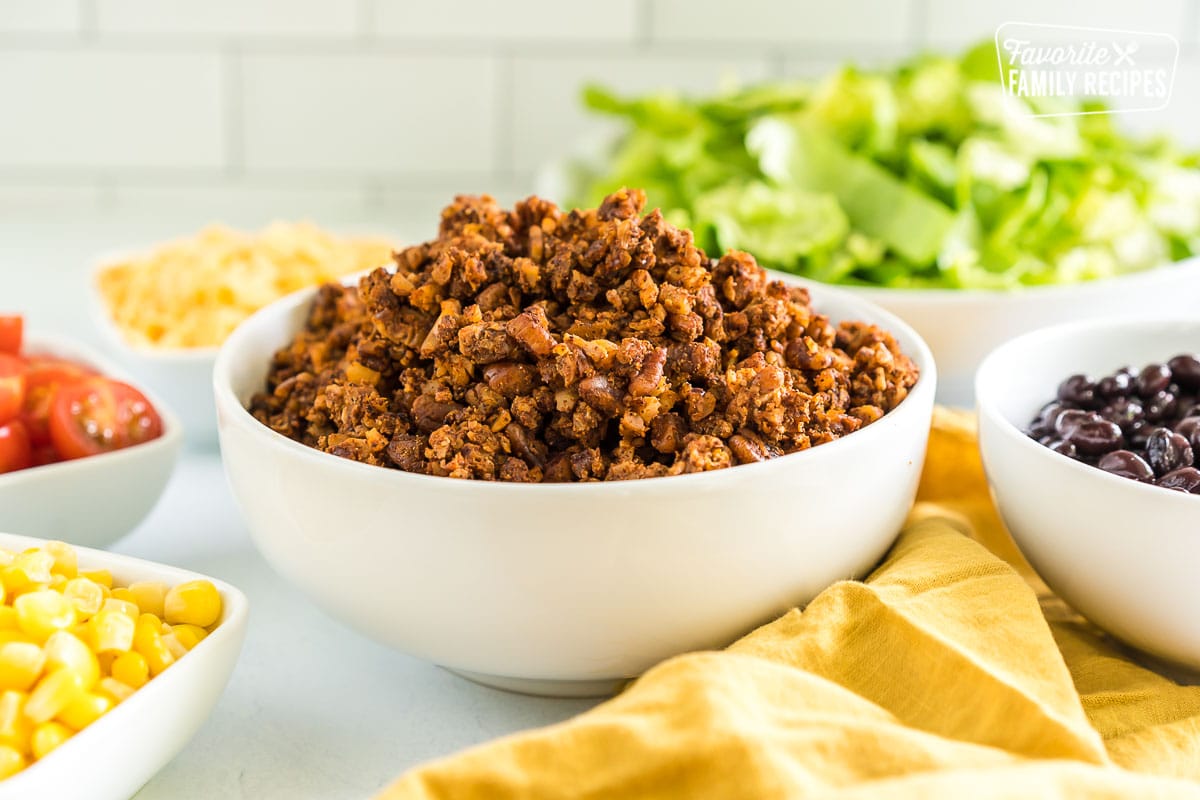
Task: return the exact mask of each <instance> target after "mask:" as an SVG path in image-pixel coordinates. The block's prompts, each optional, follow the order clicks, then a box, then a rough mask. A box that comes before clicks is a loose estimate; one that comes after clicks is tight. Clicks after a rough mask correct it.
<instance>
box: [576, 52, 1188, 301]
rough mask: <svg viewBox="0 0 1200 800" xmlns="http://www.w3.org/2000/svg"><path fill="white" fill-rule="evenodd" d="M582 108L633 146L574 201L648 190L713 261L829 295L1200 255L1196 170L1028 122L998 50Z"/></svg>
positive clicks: (958, 284)
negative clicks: (616, 125)
mask: <svg viewBox="0 0 1200 800" xmlns="http://www.w3.org/2000/svg"><path fill="white" fill-rule="evenodd" d="M584 99H585V102H586V103H587V105H588V106H589V107H590V108H592V109H593V110H595V111H597V112H600V113H603V114H607V115H611V116H615V117H618V118H620V119H622V120H624V123H625V129H624V133H623V134H622V135H621V136H620V138H619V139H618V140H616V142H615V143H614V144H613V146H612V147H610V148H608V151H607V153H606V155H605V156H604V157H603V158H602V159H601V160H600V161H599V162H598V163H590V164H587V165H582V164H573V165H571V167H570V170H569V171H568V172H567V173H566V175H567V181H568V183H569V184H570V185H569V186H567V187H566V188H565V191H566V194H567V197H565V198H564V199H566V200H567V201H568V202H571V203H574V204H577V205H581V206H586V205H595V204H596V203H598V202H599V200H600V199H602V198H603V196H604V195H605V194H607V193H609V192H611V191H612V190H614V189H617V188H619V187H621V186H637V187H641V188H643V189H645V190H646V193H647V195H648V197H649V201H650V203H651V204H652V205H654V206H658V207H660V208H662V209H663V212H664V213H665V214H666V215H667V216H668V218H670V219H671V220H673V221H675V222H678V223H680V224H685V225H688V226H690V227H692V228H693V229H694V230H695V232H696V236H697V241H698V242H699V243H700V244H701V246H703V247H704V248H705V249H706V250H708V251H710V252H713V253H719V252H723V251H725V250H729V249H740V250H746V251H748V252H750V253H753V254H754V255H755V256H756V257H757V258H758V259H759V261H761V262H762V263H763V264H765V265H766V266H770V267H774V268H776V269H782V270H787V271H790V272H796V273H800V274H804V275H808V276H810V277H814V278H817V279H819V280H824V281H830V282H838V283H851V284H867V285H877V286H894V287H942V288H987V289H1008V288H1014V287H1018V286H1022V285H1044V284H1055V283H1073V282H1078V281H1085V280H1093V279H1096V278H1103V277H1108V276H1111V275H1116V274H1120V273H1125V272H1132V271H1136V270H1142V269H1148V268H1151V267H1154V266H1155V265H1157V264H1161V263H1163V262H1165V261H1170V260H1176V259H1179V258H1183V257H1186V256H1189V255H1192V254H1194V253H1196V252H1198V251H1200V170H1198V169H1197V157H1196V156H1195V155H1188V154H1183V153H1180V152H1179V151H1178V150H1177V149H1176V148H1174V147H1173V146H1172V145H1171V143H1170V142H1168V141H1166V140H1165V139H1158V140H1153V141H1141V140H1136V139H1133V138H1131V137H1128V136H1126V135H1124V134H1122V133H1121V132H1120V131H1119V130H1118V128H1117V127H1116V125H1115V124H1114V121H1113V118H1112V117H1110V116H1104V115H1084V116H1060V117H1033V116H1030V114H1029V113H1028V112H1029V109H1028V108H1027V107H1023V105H1022V101H1020V100H1017V99H1014V98H1012V97H1010V96H1008V95H1006V94H1005V93H1004V91H1003V90H1002V88H1001V87H1000V85H999V82H998V81H997V79H996V61H995V53H994V51H993V50H992V49H991V43H987V44H985V45H980V46H979V47H978V48H975V49H973V50H972V51H970V52H968V53H967V54H965V55H964V56H963V57H962V58H959V59H955V58H947V57H941V56H934V55H924V56H921V57H918V58H916V59H913V60H911V61H909V62H907V63H905V64H902V65H900V66H899V67H897V68H895V69H893V70H888V71H865V70H859V69H856V68H853V67H845V68H843V69H840V70H838V71H836V72H834V73H833V74H831V75H829V76H827V77H826V78H824V79H822V80H819V81H816V82H808V81H785V82H776V83H764V84H760V85H757V86H753V87H749V88H746V89H743V90H738V91H732V92H724V93H721V94H718V95H717V96H715V97H709V98H701V99H695V98H687V97H684V96H682V95H679V94H675V93H658V94H651V95H647V96H643V97H636V98H622V97H619V96H617V95H615V94H613V93H612V92H609V91H607V90H604V89H602V88H599V87H589V88H588V89H587V90H586V92H585V95H584ZM1076 108H1078V109H1079V110H1084V109H1087V110H1097V109H1099V108H1100V106H1098V105H1097V104H1096V103H1095V102H1094V101H1087V102H1086V103H1083V104H1078V105H1077V106H1076ZM1055 110H1062V109H1059V108H1056V109H1055ZM1068 110H1069V109H1068Z"/></svg>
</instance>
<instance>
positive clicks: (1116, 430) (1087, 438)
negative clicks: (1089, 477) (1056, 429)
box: [1063, 416, 1124, 456]
mask: <svg viewBox="0 0 1200 800" xmlns="http://www.w3.org/2000/svg"><path fill="white" fill-rule="evenodd" d="M1063 438H1064V439H1065V440H1066V441H1067V442H1069V443H1071V444H1073V445H1075V449H1076V450H1078V451H1079V452H1080V453H1083V454H1084V455H1090V456H1098V455H1101V454H1102V453H1109V452H1112V451H1113V450H1117V449H1119V448H1120V447H1121V445H1122V444H1123V443H1124V437H1123V436H1122V435H1121V429H1120V427H1118V426H1117V424H1116V423H1115V422H1109V421H1108V420H1106V419H1103V418H1101V417H1098V416H1095V417H1093V418H1090V419H1086V420H1084V421H1083V422H1081V423H1079V424H1078V425H1076V426H1075V427H1074V428H1072V429H1071V430H1070V431H1069V432H1068V433H1067V434H1066V436H1064V437H1063Z"/></svg>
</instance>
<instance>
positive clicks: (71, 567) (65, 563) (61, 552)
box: [42, 542, 79, 579]
mask: <svg viewBox="0 0 1200 800" xmlns="http://www.w3.org/2000/svg"><path fill="white" fill-rule="evenodd" d="M42 550H44V551H45V552H47V553H49V554H50V557H51V558H53V559H54V563H53V564H52V565H51V566H50V571H51V572H53V573H56V574H58V575H62V576H63V577H64V578H67V579H70V578H74V577H75V576H76V575H78V574H79V562H78V561H77V560H76V558H75V548H74V547H71V545H69V544H67V543H66V542H46V543H45V544H44V545H42Z"/></svg>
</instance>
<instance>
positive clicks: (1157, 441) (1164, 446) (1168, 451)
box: [1146, 428, 1192, 476]
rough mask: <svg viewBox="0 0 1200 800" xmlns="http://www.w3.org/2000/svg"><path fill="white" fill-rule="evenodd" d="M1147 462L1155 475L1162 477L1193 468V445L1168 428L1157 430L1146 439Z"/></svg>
mask: <svg viewBox="0 0 1200 800" xmlns="http://www.w3.org/2000/svg"><path fill="white" fill-rule="evenodd" d="M1146 460H1147V461H1149V462H1150V466H1151V468H1152V469H1153V470H1154V474H1156V475H1159V476H1162V475H1166V474H1167V473H1168V472H1174V471H1175V470H1177V469H1181V468H1182V467H1190V466H1192V445H1191V444H1190V443H1189V442H1188V440H1187V439H1185V438H1184V437H1183V436H1181V435H1180V434H1178V433H1174V432H1173V431H1171V430H1170V429H1168V428H1155V429H1154V432H1153V433H1151V434H1150V437H1149V438H1148V439H1146Z"/></svg>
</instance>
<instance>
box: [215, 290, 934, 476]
mask: <svg viewBox="0 0 1200 800" xmlns="http://www.w3.org/2000/svg"><path fill="white" fill-rule="evenodd" d="M788 277H790V278H791V279H792V281H793V282H795V283H796V285H804V286H808V285H809V284H806V283H803V281H802V279H798V278H797V277H796V276H785V278H784V279H785V280H786V279H787V278H788ZM318 288H319V287H315V286H314V287H310V288H307V289H302V290H300V291H298V292H294V293H293V294H291V295H289V296H287V297H285V298H283V299H281V300H277V301H276V302H274V303H272V304H271V305H269V306H266V307H264V308H262V309H260V310H259V311H257V312H255V314H254V315H253V316H251V317H250V318H249V319H247V320H246V321H245V322H243V323H242V324H241V325H239V326H238V328H237V329H236V330H234V332H233V333H232V334H230V336H229V338H228V339H226V340H225V344H224V345H223V346H222V348H221V352H220V353H219V354H218V355H217V362H216V365H215V367H214V369H213V390H214V392H215V394H216V400H217V408H218V413H221V412H222V411H229V413H230V414H231V422H233V423H235V424H238V425H239V426H241V428H242V429H243V430H246V431H248V432H249V433H250V434H251V435H252V436H255V437H256V438H257V439H258V440H259V441H260V442H261V443H262V444H263V445H264V446H267V447H275V448H283V449H285V450H288V451H290V452H291V453H293V454H295V455H296V456H297V457H299V458H304V459H310V460H313V459H315V460H316V461H318V462H322V463H325V464H326V465H328V466H332V465H334V464H336V465H338V467H339V468H343V469H354V470H366V471H367V472H365V473H364V474H370V475H374V476H376V477H377V478H378V477H379V475H380V473H384V474H388V475H391V476H392V480H396V481H416V482H425V483H429V482H432V483H429V485H431V486H433V485H437V486H445V485H446V482H447V481H456V482H465V483H469V484H471V485H472V486H474V487H476V488H475V491H487V492H512V491H520V492H526V493H529V494H538V493H551V492H553V493H557V494H566V493H589V494H594V493H598V492H606V493H609V494H616V495H622V494H627V493H629V492H635V491H644V490H645V489H644V487H645V486H646V485H647V484H649V485H651V486H652V487H653V488H654V489H655V490H669V489H670V490H673V489H675V488H680V489H685V488H686V489H692V488H695V485H696V484H699V483H701V482H704V481H714V480H715V481H722V480H728V479H729V478H728V473H730V472H736V474H737V475H739V476H743V477H749V476H750V475H752V474H754V473H752V472H750V470H758V471H760V472H761V471H765V470H769V469H780V468H781V467H780V465H781V464H788V463H791V462H793V461H794V460H795V459H799V458H820V457H821V456H820V453H822V452H828V451H829V450H828V449H829V448H835V447H836V448H844V447H848V446H854V443H855V442H857V443H858V445H866V444H867V442H866V440H865V437H868V436H877V435H882V434H881V433H880V432H879V431H880V430H882V428H880V426H892V425H901V424H905V423H908V422H910V420H911V419H912V418H913V417H914V415H916V414H918V413H919V409H920V406H921V405H922V404H921V403H920V402H918V401H917V400H914V396H916V397H917V398H920V397H922V396H924V395H925V394H930V395H932V394H933V393H934V391H935V390H936V383H937V367H936V365H935V364H934V361H933V354H932V353H931V352H930V350H929V346H928V345H927V344H926V343H925V340H924V339H922V338H921V337H920V335H918V334H917V332H916V331H915V330H913V329H912V328H911V327H910V326H909V325H908V324H907V323H905V322H904V321H903V320H901V319H900V318H899V317H897V316H895V315H894V314H892V313H890V312H888V311H885V310H884V309H882V308H879V307H878V306H876V305H874V304H873V303H870V302H869V301H865V300H863V299H861V298H859V297H855V296H853V295H852V294H850V293H847V292H845V291H844V290H842V289H840V288H838V287H828V286H826V285H824V284H818V285H817V286H816V288H817V291H818V292H819V293H821V294H830V295H837V296H839V297H840V298H841V299H842V301H843V302H846V303H849V304H852V305H855V306H859V307H862V309H863V311H864V312H866V313H867V314H868V315H869V316H871V317H872V318H873V319H874V320H876V323H875V324H878V325H880V326H882V327H884V328H885V329H886V330H888V331H890V332H891V333H892V334H893V335H895V336H896V337H897V338H898V339H903V340H904V341H905V342H907V343H908V344H907V346H906V348H905V354H906V355H907V356H908V357H909V358H911V359H912V360H913V362H914V363H915V364H916V365H917V368H918V369H919V370H920V377H919V378H918V379H917V383H916V385H915V386H913V388H912V390H911V391H910V392H909V393H908V395H907V396H906V397H905V398H904V400H902V401H901V402H900V404H899V405H898V406H896V408H894V409H892V410H891V411H889V412H888V413H887V414H884V415H883V417H881V418H880V419H878V420H876V421H875V422H873V423H871V424H870V425H867V426H865V427H864V428H861V429H859V430H857V431H854V432H853V433H850V434H847V435H846V436H843V437H841V438H840V439H835V440H834V441H832V442H826V443H824V444H820V445H816V446H814V447H810V448H808V449H807V450H801V451H798V452H795V453H788V454H787V455H783V456H779V457H777V458H771V459H767V460H766V461H760V462H757V463H754V464H739V465H737V466H734V467H729V468H727V469H719V470H710V471H707V472H697V473H690V474H685V475H667V476H662V477H657V478H641V479H637V480H627V481H592V482H587V483H515V482H508V481H481V480H473V479H465V478H446V477H442V476H438V475H425V474H422V473H414V472H406V471H404V470H398V469H387V468H385V467H378V466H374V465H371V464H363V463H361V462H358V461H353V460H351V459H347V458H340V457H338V456H335V455H333V454H331V453H326V452H323V451H320V450H317V449H315V448H312V447H308V446H306V445H303V444H301V443H300V442H297V441H294V440H292V439H289V438H288V437H286V436H284V435H283V434H281V433H278V432H277V431H274V430H271V429H270V428H269V427H267V426H266V425H264V424H262V423H261V422H259V421H258V420H257V419H255V418H254V417H253V415H251V414H250V412H249V411H248V410H247V409H246V408H245V406H243V405H242V402H241V401H240V400H239V399H238V397H237V395H236V394H235V393H234V391H233V386H232V377H231V376H232V365H233V360H234V358H235V356H236V354H237V353H238V351H240V350H241V349H242V348H241V345H242V342H243V341H244V340H245V339H246V338H247V337H248V336H250V335H252V334H251V331H252V329H253V327H254V322H255V319H256V318H259V319H261V318H262V317H261V316H260V315H264V316H265V315H267V314H282V313H287V312H291V311H293V310H294V309H295V308H296V307H297V306H299V305H303V304H306V303H308V302H309V301H310V300H311V298H312V296H313V295H315V294H316V292H317V289H318ZM264 367H265V365H264ZM264 376H265V369H264ZM847 442H850V444H847Z"/></svg>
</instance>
